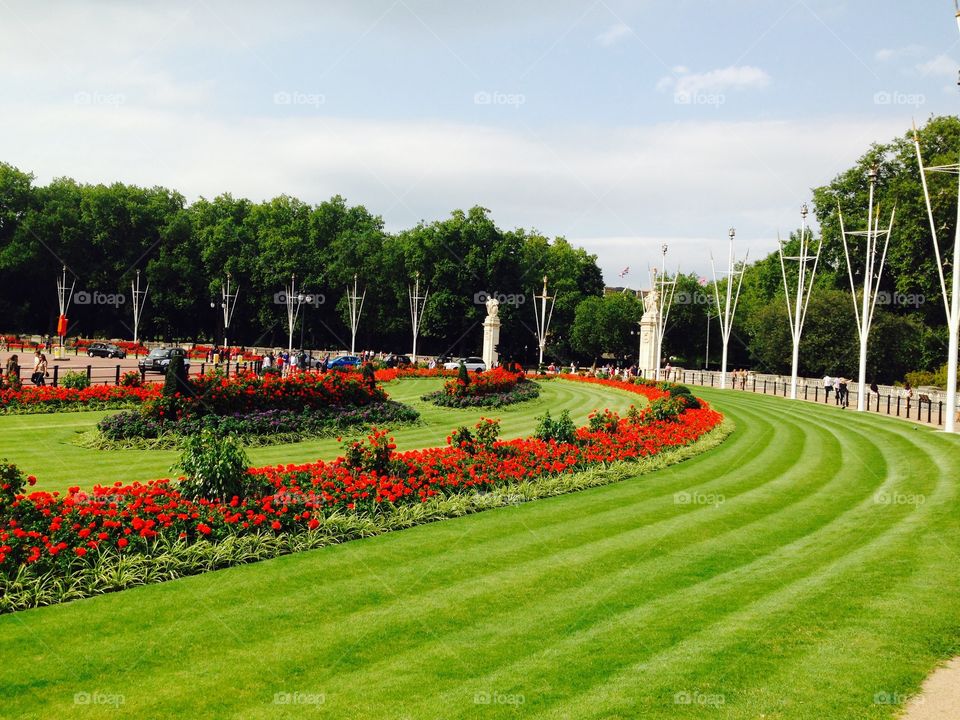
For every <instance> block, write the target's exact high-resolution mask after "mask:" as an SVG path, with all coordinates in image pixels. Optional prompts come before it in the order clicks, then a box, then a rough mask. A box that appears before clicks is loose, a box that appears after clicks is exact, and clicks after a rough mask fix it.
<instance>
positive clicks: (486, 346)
mask: <svg viewBox="0 0 960 720" xmlns="http://www.w3.org/2000/svg"><path fill="white" fill-rule="evenodd" d="M499 313H500V301H499V300H497V299H496V298H495V297H491V298H490V299H489V300H487V317H486V319H485V320H484V321H483V361H484V362H485V363H486V364H487V370H491V369H493V367H494V365H496V363H497V360H499V358H498V357H497V351H496V350H494V348H495V347H496V346H497V344H499V342H500V318H499Z"/></svg>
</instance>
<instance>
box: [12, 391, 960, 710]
mask: <svg viewBox="0 0 960 720" xmlns="http://www.w3.org/2000/svg"><path fill="white" fill-rule="evenodd" d="M577 388H579V386H577ZM577 388H572V389H571V391H572V390H573V389H577ZM559 389H562V390H564V391H566V386H564V387H563V388H559ZM702 395H703V396H704V397H707V398H708V399H709V400H711V401H712V402H714V404H715V406H716V407H718V408H719V409H721V410H722V411H724V412H725V413H726V414H727V415H728V417H730V418H732V419H733V420H734V421H735V422H736V424H737V430H736V432H735V433H734V434H733V435H732V436H731V437H730V438H729V439H728V440H727V441H726V442H725V443H724V444H723V445H722V446H720V447H719V448H717V449H715V450H713V451H711V452H709V453H707V454H704V455H701V456H699V457H697V458H695V459H693V460H690V461H687V462H684V463H682V464H680V465H676V466H673V467H670V468H667V469H665V470H661V471H659V472H656V473H652V474H649V475H646V476H642V477H639V478H636V479H634V480H628V481H625V482H621V483H617V484H614V485H609V486H606V487H602V488H598V489H595V490H590V491H586V492H582V493H578V494H573V495H567V496H563V497H559V498H554V499H550V500H544V501H539V502H534V503H529V504H527V505H521V506H516V507H511V508H507V509H501V510H495V511H490V512H486V513H482V514H480V515H475V516H472V517H468V518H462V519H458V520H451V521H446V522H442V523H437V524H433V525H427V526H422V527H419V528H414V529H412V530H406V531H403V532H399V533H394V534H392V535H386V536H381V537H377V538H372V539H370V540H364V541H358V542H352V543H347V544H344V545H341V546H338V547H331V548H326V549H322V550H318V551H314V552H309V553H303V554H300V555H294V556H287V557H284V558H280V559H278V560H274V561H270V562H265V563H260V564H257V565H250V566H244V567H236V568H231V569H229V570H224V571H219V572H215V573H210V574H207V575H203V576H197V577H191V578H186V579H184V580H182V581H177V582H171V583H166V584H163V585H156V586H151V587H145V588H139V589H136V590H130V591H125V592H123V593H119V594H114V595H110V596H104V597H101V598H96V599H93V600H86V601H81V602H75V603H71V604H69V605H62V606H57V607H50V608H43V609H39V610H32V611H27V612H22V613H18V614H15V615H9V616H3V617H0V647H2V648H3V660H4V661H3V663H0V716H2V717H11V718H13V717H16V718H28V717H38V718H50V717H144V718H146V717H149V718H153V717H184V718H197V717H217V718H285V717H313V716H316V717H325V718H411V719H417V720H419V719H420V718H461V717H464V718H491V717H495V718H500V717H504V718H507V717H524V718H571V719H573V718H576V719H577V720H579V719H590V718H704V717H707V718H710V717H717V718H725V719H731V718H744V719H746V718H768V719H771V718H778V719H785V718H810V719H811V720H826V719H829V720H835V719H840V718H891V717H894V716H895V715H896V714H897V713H898V712H899V711H900V710H901V709H902V703H903V701H904V700H905V699H906V698H907V696H908V695H909V694H910V693H912V692H915V691H916V689H917V688H918V687H919V685H920V683H921V682H922V680H923V678H924V677H925V676H926V675H927V674H928V673H929V672H930V671H931V670H932V669H933V668H934V667H935V666H936V664H937V663H938V662H940V661H942V660H944V659H946V658H949V657H951V656H953V655H956V654H960V592H958V591H960V553H958V550H960V513H958V496H957V479H958V476H960V453H958V450H960V443H958V440H957V438H955V437H947V436H944V435H943V434H938V433H935V432H933V431H930V430H929V429H926V428H915V427H914V426H913V425H911V424H909V423H905V422H900V421H896V420H891V419H886V418H881V417H876V416H862V415H857V414H855V413H853V412H850V411H840V410H838V409H836V408H833V407H823V406H817V405H812V404H806V403H790V402H789V401H786V400H783V399H779V398H773V397H764V396H756V395H747V394H744V395H740V394H737V393H729V392H728V393H721V392H720V391H709V390H703V391H702ZM611 398H613V396H611ZM618 399H619V398H618ZM583 410H584V411H586V410H588V408H583ZM436 439H437V438H434V440H435V441H436ZM77 693H90V694H91V697H93V698H95V699H96V698H99V699H101V700H104V701H110V700H113V701H117V700H118V699H119V698H121V697H122V699H123V704H122V705H119V706H117V707H110V706H105V705H93V704H89V705H84V704H76V702H75V696H76V694H77ZM98 693H99V695H98ZM79 697H80V699H81V701H83V700H84V699H86V697H87V696H85V695H81V696H79ZM288 700H289V701H291V702H290V703H289V704H288V703H287V702H286V701H288ZM321 700H322V704H319V703H320V701H321Z"/></svg>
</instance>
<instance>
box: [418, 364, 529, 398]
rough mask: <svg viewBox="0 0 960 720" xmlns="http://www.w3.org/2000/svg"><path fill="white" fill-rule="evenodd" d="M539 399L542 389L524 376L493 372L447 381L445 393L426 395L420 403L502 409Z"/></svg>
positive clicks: (443, 391) (463, 376)
mask: <svg viewBox="0 0 960 720" xmlns="http://www.w3.org/2000/svg"><path fill="white" fill-rule="evenodd" d="M462 367H463V366H461V368H462ZM539 395H540V386H539V385H537V384H536V383H533V382H530V381H529V380H527V379H526V376H525V375H524V374H523V373H522V372H520V373H514V372H510V371H508V370H504V369H503V368H494V369H493V370H488V371H487V372H483V373H474V374H470V375H468V374H467V373H466V371H465V370H464V371H461V372H460V373H459V374H458V376H457V377H455V378H451V379H450V380H447V381H446V382H445V383H444V384H443V389H442V390H438V391H436V392H432V393H427V394H426V395H424V396H423V398H421V399H423V400H426V401H428V402H432V403H433V404H434V405H440V406H442V407H456V408H465V407H501V406H503V405H510V404H513V403H517V402H523V401H524V400H532V399H533V398H535V397H539Z"/></svg>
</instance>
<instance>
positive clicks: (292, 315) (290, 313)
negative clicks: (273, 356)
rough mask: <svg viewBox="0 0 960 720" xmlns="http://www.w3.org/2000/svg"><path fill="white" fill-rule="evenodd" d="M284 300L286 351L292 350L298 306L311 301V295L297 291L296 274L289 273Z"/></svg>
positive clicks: (298, 313)
mask: <svg viewBox="0 0 960 720" xmlns="http://www.w3.org/2000/svg"><path fill="white" fill-rule="evenodd" d="M286 301H287V303H286V304H287V331H288V333H289V335H288V341H287V352H288V353H292V352H293V328H294V326H295V325H296V324H297V317H298V316H299V315H300V306H301V305H303V303H305V302H312V301H313V297H312V296H310V295H304V294H303V291H301V292H300V293H297V276H296V274H291V275H290V285H289V286H288V287H287V292H286Z"/></svg>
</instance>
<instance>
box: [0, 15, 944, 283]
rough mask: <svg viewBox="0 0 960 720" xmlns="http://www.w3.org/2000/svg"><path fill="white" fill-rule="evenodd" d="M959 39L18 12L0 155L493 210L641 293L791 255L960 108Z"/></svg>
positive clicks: (924, 28)
mask: <svg viewBox="0 0 960 720" xmlns="http://www.w3.org/2000/svg"><path fill="white" fill-rule="evenodd" d="M958 42H960V33H958V30H957V24H956V22H955V20H954V7H953V4H952V3H950V2H949V0H929V1H925V2H909V3H907V2H903V1H902V0H899V1H897V0H881V1H876V0H873V1H866V0H864V1H858V2H843V1H836V0H830V1H828V0H798V1H797V2H790V1H789V0H785V1H781V2H771V1H770V0H765V1H763V2H761V1H760V0H728V1H726V2H722V1H720V0H713V1H711V0H697V1H696V2H694V1H692V0H669V1H668V0H658V1H653V0H648V1H645V0H636V1H634V2H627V1H617V0H596V1H594V2H591V1H590V0H581V1H573V0H531V1H528V2H523V1H522V0H513V2H507V1H506V0H485V2H453V1H451V0H447V1H443V0H356V1H355V2H347V1H346V0H341V1H340V2H326V1H323V0H321V1H319V2H288V1H286V0H275V1H274V2H271V3H253V2H246V1H244V0H234V2H222V1H219V0H194V1H193V2H176V1H175V0H166V1H165V2H138V3H129V2H120V1H117V2H84V3H77V2H56V1H50V2H44V1H41V0H32V1H24V2H20V1H17V2H12V1H10V0H0V63H2V65H0V67H2V72H0V113H2V116H3V132H2V133H0V161H4V162H8V163H11V164H13V165H15V166H17V167H18V168H20V169H21V170H24V171H29V172H32V173H34V174H35V176H36V181H37V182H38V183H41V184H42V183H46V182H49V181H50V180H51V179H52V178H54V177H59V176H69V177H73V178H75V179H76V180H79V181H82V182H90V183H110V182H114V181H122V182H126V183H133V184H138V185H145V186H153V185H163V186H167V187H171V188H174V189H176V190H179V191H180V192H182V193H183V194H184V195H185V196H186V197H187V199H188V200H190V201H192V200H194V199H196V198H198V197H201V196H203V197H208V198H212V197H215V196H216V195H219V194H221V193H224V192H229V193H232V194H233V195H234V196H242V197H248V198H251V199H253V200H263V199H267V198H270V197H274V196H277V195H280V194H289V195H293V196H295V197H298V198H301V199H303V200H305V201H307V202H310V203H317V202H321V201H323V200H325V199H327V198H329V197H331V196H332V195H335V194H340V195H343V196H344V197H346V198H347V200H348V201H349V202H351V203H355V204H363V205H365V206H366V207H367V208H368V209H369V210H370V211H371V212H373V213H375V214H378V215H381V216H382V217H383V219H384V222H385V225H386V227H387V229H388V230H391V231H397V230H401V229H404V228H407V227H410V226H412V225H414V224H416V223H417V222H419V221H421V220H425V221H427V222H430V221H433V220H437V219H442V218H445V217H447V216H448V215H449V213H450V212H451V211H452V210H454V209H456V208H469V207H471V206H473V205H482V206H483V207H486V208H488V209H489V210H490V211H491V215H492V217H493V219H494V220H495V221H496V223H497V224H498V225H499V226H500V227H502V228H505V229H510V228H515V227H521V228H525V229H528V230H534V229H535V230H537V231H539V232H541V233H543V234H545V235H547V236H549V237H554V236H564V237H566V238H567V239H569V240H570V241H571V242H573V243H574V244H578V245H582V246H583V247H585V248H587V250H589V251H590V252H591V253H595V254H596V255H597V257H598V263H599V265H600V267H601V269H602V270H603V272H604V276H605V279H606V281H607V283H608V284H618V285H619V284H627V285H632V286H635V287H641V286H645V285H646V284H647V278H648V274H647V270H648V267H649V266H650V265H651V264H656V265H659V264H660V262H661V246H662V245H663V244H666V245H667V255H666V261H667V266H668V268H673V267H677V268H679V269H680V270H681V271H682V272H696V273H698V274H704V275H706V274H709V272H710V253H711V252H712V253H714V254H715V255H716V256H717V257H718V262H719V260H720V259H721V258H724V259H725V257H726V253H727V235H728V228H731V227H733V228H735V229H736V250H737V253H738V255H742V254H743V253H744V252H745V251H746V250H747V249H749V251H750V255H751V257H752V258H756V257H760V256H762V255H764V254H766V253H767V252H770V251H772V250H773V249H775V247H776V237H777V233H778V231H779V232H781V233H784V234H786V233H788V232H789V231H790V230H791V229H793V228H796V227H798V226H799V223H800V206H801V204H802V203H804V202H808V201H809V200H810V195H811V194H810V189H811V188H812V187H816V186H819V185H822V184H825V183H827V182H829V181H830V180H831V179H832V178H833V177H834V176H835V175H836V174H838V173H839V172H841V171H842V170H844V169H845V168H847V167H849V166H850V165H851V164H852V163H853V162H854V161H855V160H856V158H858V157H859V156H860V155H862V154H863V153H864V152H865V151H866V150H867V148H868V147H869V145H870V143H871V142H876V141H879V142H885V141H888V140H890V139H892V138H893V137H895V136H898V135H902V134H903V133H904V132H905V131H906V130H907V129H909V127H910V124H911V121H912V120H913V119H914V118H915V119H916V120H917V122H918V123H921V122H923V121H924V120H925V119H926V118H927V117H929V116H930V115H941V114H955V113H956V111H957V101H958V98H960V88H958V87H957V77H958V69H960V65H958V62H957V60H956V59H957V58H960V47H958ZM827 241H829V239H827ZM628 266H629V268H630V272H629V274H628V275H627V276H626V278H625V279H623V280H621V278H620V277H619V276H620V273H621V271H622V270H623V269H624V268H626V267H628Z"/></svg>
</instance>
